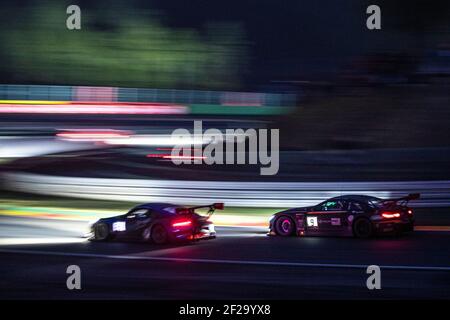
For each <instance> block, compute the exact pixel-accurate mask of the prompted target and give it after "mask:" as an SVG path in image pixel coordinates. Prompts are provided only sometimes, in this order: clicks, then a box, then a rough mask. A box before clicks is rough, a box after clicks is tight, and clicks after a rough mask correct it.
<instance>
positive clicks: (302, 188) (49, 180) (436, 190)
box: [2, 172, 450, 208]
mask: <svg viewBox="0 0 450 320" xmlns="http://www.w3.org/2000/svg"><path fill="white" fill-rule="evenodd" d="M2 178H3V183H4V186H3V187H4V188H5V189H7V190H12V191H21V192H27V193H35V194H45V195H52V196H63V197H74V198H85V199H100V200H114V201H132V202H170V203H179V204H193V205H194V204H205V203H211V202H224V203H225V205H227V206H239V207H274V208H276V207H279V208H285V207H296V206H307V205H314V204H317V203H318V202H320V201H321V200H324V199H327V198H330V197H333V196H338V195H342V194H366V195H372V196H375V197H380V198H391V197H400V196H403V195H406V194H408V193H416V192H418V193H420V194H421V198H420V200H417V201H412V202H411V206H413V207H446V206H450V181H400V182H342V183H335V182H304V183H303V182H295V183H292V182H230V181H181V180H138V179H107V178H84V177H61V176H50V175H38V174H30V173H23V172H9V173H4V174H3V175H2Z"/></svg>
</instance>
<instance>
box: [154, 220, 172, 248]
mask: <svg viewBox="0 0 450 320" xmlns="http://www.w3.org/2000/svg"><path fill="white" fill-rule="evenodd" d="M151 238H152V241H153V242H154V243H156V244H163V243H166V242H167V241H168V240H169V235H168V233H167V230H166V228H164V227H163V226H162V225H160V224H157V225H156V226H154V227H153V228H152V233H151Z"/></svg>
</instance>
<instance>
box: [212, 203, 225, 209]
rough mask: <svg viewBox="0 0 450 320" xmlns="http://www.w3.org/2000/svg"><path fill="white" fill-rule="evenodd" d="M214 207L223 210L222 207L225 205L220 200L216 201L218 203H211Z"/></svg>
mask: <svg viewBox="0 0 450 320" xmlns="http://www.w3.org/2000/svg"><path fill="white" fill-rule="evenodd" d="M213 207H214V209H216V210H223V208H224V207H225V206H224V204H223V203H222V202H218V203H214V204H213Z"/></svg>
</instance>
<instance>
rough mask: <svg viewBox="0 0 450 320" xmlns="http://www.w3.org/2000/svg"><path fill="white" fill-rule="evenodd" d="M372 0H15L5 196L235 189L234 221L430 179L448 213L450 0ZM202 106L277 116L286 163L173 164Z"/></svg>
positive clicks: (75, 203)
mask: <svg viewBox="0 0 450 320" xmlns="http://www.w3.org/2000/svg"><path fill="white" fill-rule="evenodd" d="M71 4H76V5H78V6H79V7H80V8H81V30H68V29H67V27H66V19H67V17H68V14H66V8H67V7H68V6H69V5H71ZM370 4H373V3H372V2H369V1H349V0H346V1H332V0H320V1H300V0H297V1H283V2H279V1H269V0H259V1H238V0H229V1H200V0H190V1H184V0H171V1H162V0H152V1H138V0H134V1H133V0H129V1H82V0H78V1H76V2H73V1H71V2H69V1H57V2H56V1H55V2H52V1H24V0H21V1H10V2H5V1H2V3H1V5H0V8H1V9H0V10H1V12H2V19H1V21H0V61H1V63H0V83H1V84H0V170H1V178H0V179H1V180H0V183H1V188H2V195H1V197H0V206H1V207H0V210H1V213H2V214H8V215H25V216H38V217H51V218H61V219H81V220H88V219H92V218H95V217H99V216H103V215H111V214H114V213H116V212H122V211H123V210H125V209H127V208H128V207H129V206H131V205H133V204H135V203H139V202H145V201H165V202H174V203H187V204H204V203H210V202H216V201H220V202H225V204H226V205H227V206H228V207H229V208H228V209H227V210H226V211H225V213H223V214H222V215H218V216H217V217H216V218H217V221H218V222H219V223H222V224H225V225H226V224H231V225H246V224H248V225H265V224H266V221H267V217H268V216H269V215H270V213H273V212H275V211H276V210H277V208H282V207H287V206H300V205H306V204H314V203H317V202H319V201H321V200H323V199H325V198H327V197H330V196H334V195H338V194H341V193H349V192H351V193H364V194H373V195H375V196H380V197H391V196H397V195H403V194H404V193H406V192H420V193H422V200H421V201H418V202H417V204H416V206H417V207H420V208H422V209H418V210H419V211H418V213H419V216H418V221H419V223H422V224H425V225H436V224H438V225H439V224H441V225H447V224H448V223H449V221H450V217H449V216H448V215H447V214H446V211H447V209H446V208H447V207H448V206H449V204H450V183H449V182H448V181H449V180H450V177H449V176H450V166H449V159H450V142H449V139H448V137H449V136H450V126H449V119H450V104H449V102H450V99H449V98H450V96H449V88H450V3H449V2H448V1H431V2H430V1H424V0H399V1H387V0H379V1H377V2H376V4H377V5H378V6H380V8H381V19H382V20H381V21H382V29H381V30H368V29H367V28H366V19H367V18H368V14H366V8H367V7H368V6H369V5H370ZM194 120H203V124H204V129H206V128H208V127H209V128H219V129H226V128H244V129H246V128H279V129H280V148H281V150H280V171H279V174H278V175H276V176H260V175H259V166H254V165H253V166H252V165H246V166H228V165H227V166H220V165H214V166H202V165H192V166H188V165H184V166H175V165H173V164H172V162H171V161H170V160H169V159H167V158H166V157H165V155H167V154H168V153H169V154H170V148H171V145H170V143H169V142H168V141H169V136H170V133H171V132H172V130H174V129H176V128H188V129H190V128H192V126H193V121H194ZM111 179H114V180H111ZM180 180H183V181H180ZM223 181H227V183H224V182H223ZM420 210H426V213H425V211H422V212H424V213H423V214H422V215H420V212H421V211H420Z"/></svg>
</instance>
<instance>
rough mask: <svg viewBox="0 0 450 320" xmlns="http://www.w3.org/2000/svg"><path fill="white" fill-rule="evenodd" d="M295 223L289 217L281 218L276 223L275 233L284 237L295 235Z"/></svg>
mask: <svg viewBox="0 0 450 320" xmlns="http://www.w3.org/2000/svg"><path fill="white" fill-rule="evenodd" d="M294 231H295V223H294V220H292V219H291V218H290V217H288V216H281V217H279V218H278V219H277V220H276V221H275V232H276V233H277V235H279V236H282V237H289V236H292V235H293V234H294Z"/></svg>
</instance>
